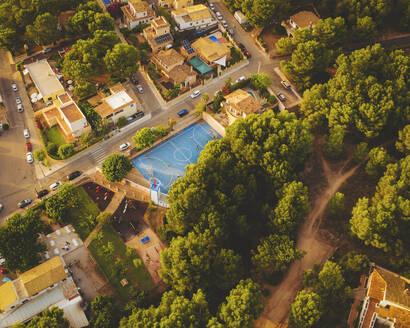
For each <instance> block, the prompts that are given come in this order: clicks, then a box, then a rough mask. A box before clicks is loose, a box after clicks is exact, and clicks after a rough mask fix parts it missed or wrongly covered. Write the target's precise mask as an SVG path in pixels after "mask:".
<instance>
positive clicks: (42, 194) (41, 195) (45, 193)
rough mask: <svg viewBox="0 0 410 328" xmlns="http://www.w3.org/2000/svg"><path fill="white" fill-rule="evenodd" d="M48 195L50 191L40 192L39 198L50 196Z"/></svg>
mask: <svg viewBox="0 0 410 328" xmlns="http://www.w3.org/2000/svg"><path fill="white" fill-rule="evenodd" d="M48 193H49V191H48V190H47V189H43V190H40V191H39V192H38V193H37V198H41V197H44V196H45V195H48Z"/></svg>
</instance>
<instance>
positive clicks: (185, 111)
mask: <svg viewBox="0 0 410 328" xmlns="http://www.w3.org/2000/svg"><path fill="white" fill-rule="evenodd" d="M187 114H188V109H182V110H180V111H179V112H178V113H177V115H178V116H179V117H183V116H185V115H187Z"/></svg>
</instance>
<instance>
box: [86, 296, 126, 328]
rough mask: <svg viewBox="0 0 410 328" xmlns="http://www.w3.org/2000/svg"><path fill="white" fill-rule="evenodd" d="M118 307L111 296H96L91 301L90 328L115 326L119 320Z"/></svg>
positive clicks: (112, 327) (114, 327)
mask: <svg viewBox="0 0 410 328" xmlns="http://www.w3.org/2000/svg"><path fill="white" fill-rule="evenodd" d="M118 310H119V309H118V308H117V307H116V305H115V303H114V302H113V301H112V299H111V298H109V297H107V296H97V297H96V298H94V299H93V301H92V302H91V320H90V327H91V328H117V327H118V323H119V320H120V317H119V311H118Z"/></svg>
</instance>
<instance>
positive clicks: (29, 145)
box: [26, 141, 32, 151]
mask: <svg viewBox="0 0 410 328" xmlns="http://www.w3.org/2000/svg"><path fill="white" fill-rule="evenodd" d="M31 148H32V147H31V142H30V141H27V142H26V150H27V151H31Z"/></svg>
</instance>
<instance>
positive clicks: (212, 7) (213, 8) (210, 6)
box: [209, 3, 215, 11]
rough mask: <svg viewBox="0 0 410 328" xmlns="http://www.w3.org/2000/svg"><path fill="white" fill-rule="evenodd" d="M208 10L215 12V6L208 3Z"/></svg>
mask: <svg viewBox="0 0 410 328" xmlns="http://www.w3.org/2000/svg"><path fill="white" fill-rule="evenodd" d="M209 8H210V9H211V10H212V11H215V5H214V4H213V3H210V4H209Z"/></svg>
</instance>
